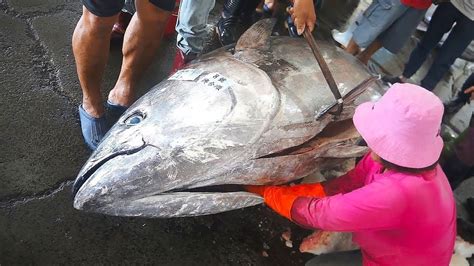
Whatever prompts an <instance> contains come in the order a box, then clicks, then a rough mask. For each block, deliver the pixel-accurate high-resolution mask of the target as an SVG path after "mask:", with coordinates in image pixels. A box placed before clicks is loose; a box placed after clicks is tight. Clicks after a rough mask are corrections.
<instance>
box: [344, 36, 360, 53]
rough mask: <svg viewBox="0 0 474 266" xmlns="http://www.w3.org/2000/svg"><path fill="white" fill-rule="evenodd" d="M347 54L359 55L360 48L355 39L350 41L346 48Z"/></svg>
mask: <svg viewBox="0 0 474 266" xmlns="http://www.w3.org/2000/svg"><path fill="white" fill-rule="evenodd" d="M345 50H346V52H348V53H350V54H351V55H357V54H358V53H360V47H359V45H357V43H356V42H355V41H354V39H351V40H350V41H349V44H348V45H347V47H346V49H345Z"/></svg>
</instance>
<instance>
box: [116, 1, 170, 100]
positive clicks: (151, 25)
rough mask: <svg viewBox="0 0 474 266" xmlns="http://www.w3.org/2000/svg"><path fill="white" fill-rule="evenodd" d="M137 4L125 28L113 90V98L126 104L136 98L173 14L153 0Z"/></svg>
mask: <svg viewBox="0 0 474 266" xmlns="http://www.w3.org/2000/svg"><path fill="white" fill-rule="evenodd" d="M135 5H136V8H137V12H136V13H135V14H134V15H133V18H132V20H131V21H130V25H129V26H128V28H127V31H126V32H125V37H124V44H123V48H122V53H123V62H122V68H121V70H120V76H119V78H118V80H117V83H116V84H115V86H114V88H113V89H112V90H111V91H110V93H109V101H111V102H112V103H114V104H118V105H122V106H130V104H132V102H133V101H134V96H135V95H134V89H135V86H136V84H137V82H138V80H139V78H140V76H141V75H142V74H143V72H144V71H145V70H146V69H147V67H148V66H149V65H150V63H151V60H152V59H153V57H154V55H155V53H156V51H157V50H158V47H159V45H160V41H161V37H162V35H163V31H164V28H165V26H166V22H167V20H168V17H169V15H170V12H168V11H164V10H162V9H159V8H158V7H156V6H155V5H153V4H152V3H150V2H149V1H144V0H137V1H136V2H135Z"/></svg>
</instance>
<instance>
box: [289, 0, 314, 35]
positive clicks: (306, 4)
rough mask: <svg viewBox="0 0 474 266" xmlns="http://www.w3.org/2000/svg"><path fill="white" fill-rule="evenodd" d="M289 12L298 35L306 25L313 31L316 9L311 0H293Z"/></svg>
mask: <svg viewBox="0 0 474 266" xmlns="http://www.w3.org/2000/svg"><path fill="white" fill-rule="evenodd" d="M290 14H291V18H292V19H293V21H294V22H295V25H296V29H297V31H298V34H299V35H301V34H303V31H304V29H305V28H306V27H308V28H309V30H310V31H313V29H314V24H316V11H315V9H314V3H313V0H294V1H293V8H291V9H290Z"/></svg>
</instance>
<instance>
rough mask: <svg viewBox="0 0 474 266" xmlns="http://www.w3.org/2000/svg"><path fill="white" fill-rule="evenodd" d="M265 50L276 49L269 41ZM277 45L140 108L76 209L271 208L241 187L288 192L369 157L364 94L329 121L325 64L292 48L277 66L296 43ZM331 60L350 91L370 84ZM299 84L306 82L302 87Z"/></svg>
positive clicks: (197, 211) (86, 182)
mask: <svg viewBox="0 0 474 266" xmlns="http://www.w3.org/2000/svg"><path fill="white" fill-rule="evenodd" d="M260 25H264V26H265V27H267V29H268V24H265V23H264V24H260ZM258 26H259V25H257V27H258ZM250 33H252V29H250ZM247 35H248V34H247ZM258 36H265V35H264V34H260V35H258ZM268 36H269V35H268ZM239 42H240V41H239ZM261 42H262V43H266V44H267V45H266V47H267V48H268V47H271V45H272V44H271V42H270V40H269V39H268V38H267V40H264V41H261ZM249 43H252V42H249ZM273 43H274V44H275V45H277V47H275V46H274V47H272V49H267V50H265V49H260V48H258V47H250V48H249V49H248V53H247V52H246V51H245V50H244V49H240V50H239V51H238V52H236V53H235V54H232V53H230V52H228V51H226V50H225V49H221V50H219V51H216V52H213V53H211V54H209V55H207V56H205V57H203V58H202V59H200V60H199V61H196V62H194V63H192V64H190V65H189V66H188V67H187V69H184V70H181V71H179V72H178V73H176V74H175V75H173V76H172V77H170V78H169V79H167V80H165V81H163V82H161V83H160V84H158V85H157V86H155V87H154V88H153V89H152V90H151V91H150V92H149V93H147V94H146V95H144V96H143V97H142V98H140V99H139V100H138V101H137V102H135V103H134V104H133V105H132V106H131V107H130V108H129V109H128V110H127V112H126V113H125V114H124V115H123V116H122V117H121V118H120V119H119V121H118V122H117V123H116V124H115V125H114V126H113V127H112V129H111V130H110V131H109V133H108V134H107V135H106V136H105V138H104V139H103V141H102V143H101V144H100V145H99V147H98V149H97V150H96V151H95V152H94V153H93V154H92V155H91V157H90V158H89V160H88V161H87V162H86V164H85V165H84V167H83V168H82V169H81V171H80V173H79V175H78V177H77V179H76V182H75V184H74V192H75V199H74V207H75V208H77V209H82V210H86V211H92V212H99V213H104V214H109V215H117V216H142V217H179V216H196V215H205V214H211V213H218V212H223V211H228V210H232V209H238V208H242V207H246V206H252V205H256V204H259V203H261V202H262V199H261V198H260V197H258V196H256V195H254V194H251V193H247V192H245V191H243V190H242V189H241V188H242V187H241V185H245V184H256V185H263V184H283V183H288V182H290V181H293V180H296V179H300V178H302V177H303V176H305V175H308V174H310V173H312V172H313V171H315V170H316V169H317V168H318V167H321V166H323V165H325V164H327V163H328V162H333V163H334V162H335V163H337V162H338V159H339V158H347V157H353V156H357V155H361V154H362V153H363V152H364V151H365V148H363V147H357V146H355V145H354V140H355V139H356V138H357V137H358V134H357V132H356V131H355V129H354V127H353V126H352V124H351V120H350V118H351V116H352V113H353V107H354V99H355V98H356V97H355V96H354V94H351V93H347V92H346V93H343V95H344V96H345V99H346V107H345V110H344V112H343V114H341V115H340V116H338V117H337V118H335V117H332V116H331V115H323V116H321V110H329V108H330V107H331V105H332V104H334V103H335V100H334V98H331V95H330V91H329V89H327V87H325V88H324V89H322V90H321V91H320V92H318V93H315V92H314V86H315V84H316V85H318V84H324V81H321V80H315V77H316V78H317V77H321V75H319V76H318V75H316V73H320V70H319V69H318V67H317V65H316V64H307V65H308V66H307V67H306V66H303V67H301V65H302V64H301V63H300V61H301V60H300V59H299V58H301V57H303V56H307V57H310V56H311V51H310V50H309V48H308V47H307V45H305V44H304V43H298V42H296V43H291V44H290V45H291V47H292V49H291V50H290V51H294V52H295V53H296V54H297V56H294V57H291V56H290V55H289V54H288V53H279V54H283V55H284V56H285V58H276V59H275V58H273V55H272V54H271V51H275V50H277V48H278V47H280V49H283V48H284V47H283V46H282V45H288V44H286V43H287V42H285V41H281V40H278V39H275V42H273ZM239 47H240V48H242V47H243V46H242V45H240V46H239V45H238V46H237V48H239ZM325 47H326V46H325ZM243 48H245V47H243ZM285 49H286V48H285ZM325 49H326V48H325ZM327 49H330V48H327ZM331 49H334V48H331ZM328 51H329V50H328ZM331 51H332V50H331ZM331 51H329V52H328V54H331V56H332V55H333V54H334V56H335V58H334V60H338V61H337V62H343V63H344V64H338V65H341V66H343V67H344V68H345V69H349V70H351V71H352V73H351V74H350V75H347V76H348V77H351V78H353V79H354V80H352V81H349V80H346V84H348V85H347V86H350V87H355V85H357V84H359V83H360V82H361V81H363V80H364V79H365V78H367V77H369V75H368V74H367V72H366V70H365V69H364V68H363V67H361V66H360V65H359V64H358V63H357V64H356V63H354V62H352V61H350V60H351V59H350V57H347V58H349V59H346V57H345V56H346V55H343V53H342V52H340V51H337V52H335V51H333V52H331ZM341 54H342V57H340V55H341ZM338 56H339V57H340V58H339V57H338ZM336 57H337V58H336ZM272 58H273V59H272ZM294 58H296V61H295V62H293V61H291V60H293V59H294ZM298 60H300V61H298ZM348 60H349V61H348ZM345 62H349V64H347V63H345ZM303 65H304V64H303ZM338 65H336V66H338ZM272 71H273V72H272ZM296 76H298V77H299V80H302V81H303V82H302V83H301V84H300V85H298V86H295V85H294V84H293V82H292V80H293V79H294V77H296ZM354 77H355V78H354ZM343 78H344V79H347V78H346V76H341V77H339V80H340V79H343ZM336 79H338V76H336ZM356 79H357V80H356ZM363 84H364V86H362V87H364V88H365V85H367V84H368V83H367V82H366V83H363ZM353 85H354V86H353ZM368 86H369V87H371V86H372V87H373V88H374V87H377V86H378V85H374V84H372V83H371V84H369V85H368ZM291 87H295V88H294V89H292V88H291ZM362 87H360V88H358V89H356V90H352V91H351V92H360V91H363V90H364V88H362ZM311 90H313V92H311Z"/></svg>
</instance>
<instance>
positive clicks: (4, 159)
mask: <svg viewBox="0 0 474 266" xmlns="http://www.w3.org/2000/svg"><path fill="white" fill-rule="evenodd" d="M357 6H358V2H357V1H344V0H339V1H337V0H333V1H327V2H326V3H325V5H324V7H323V9H322V10H321V12H320V13H319V14H318V18H319V25H320V28H319V31H318V33H317V37H319V38H324V39H328V38H329V29H331V28H339V29H341V30H342V29H343V28H344V25H345V23H346V21H347V20H348V19H349V17H350V15H351V14H352V12H353V11H354V9H355V8H356V7H357ZM363 7H364V4H363V3H362V4H360V5H359V7H358V8H359V9H360V8H363ZM220 8H221V5H220V4H217V6H216V8H215V9H214V11H213V13H212V16H211V19H210V21H211V22H215V21H216V19H217V17H218V15H219V10H220ZM80 14H81V3H80V1H77V0H0V84H1V85H0V108H1V109H0V136H1V138H0V265H18V264H40V265H51V264H86V265H87V264H160V265H302V264H303V263H304V262H305V261H306V260H308V259H309V258H311V255H307V254H301V253H300V252H299V251H298V243H299V241H300V240H301V238H302V237H303V236H305V235H307V234H309V231H305V230H302V229H298V228H297V227H296V226H294V225H292V224H290V223H288V222H287V221H285V220H284V219H282V218H280V217H278V216H277V215H275V214H274V213H272V212H271V211H270V210H268V209H267V208H265V207H262V206H257V207H253V208H247V209H244V210H237V211H232V212H228V213H223V214H218V215H211V216H205V217H196V218H181V219H154V220H151V219H138V218H121V217H109V216H103V215H97V214H90V213H83V212H79V211H77V210H75V209H73V208H72V196H71V193H70V191H71V185H72V180H73V179H74V178H75V176H76V174H77V172H78V171H79V169H80V168H81V166H82V164H83V163H84V162H85V161H86V159H87V157H88V156H89V154H90V152H89V151H88V150H87V148H86V146H85V145H84V144H83V142H82V136H81V133H80V126H79V120H78V115H77V107H78V105H79V104H80V100H81V90H80V87H79V82H78V79H77V75H76V70H75V63H74V58H73V55H72V50H71V36H72V32H73V30H74V27H75V24H76V22H77V20H78V19H79V17H80ZM174 42H175V39H174V38H173V37H172V38H168V39H164V40H163V42H162V45H161V47H160V50H159V52H158V55H157V57H156V59H155V61H154V63H153V65H152V66H151V67H150V69H149V70H148V71H147V73H146V74H145V75H144V79H143V80H142V82H141V83H140V84H139V86H138V88H137V90H138V92H139V93H138V94H139V95H142V94H144V93H145V92H146V91H147V90H148V89H149V88H151V87H152V86H153V85H154V84H156V83H158V82H159V81H160V80H162V79H163V78H165V77H166V76H167V75H168V73H169V70H170V68H171V64H172V60H173V58H174V54H175V48H174ZM210 42H211V45H210V47H212V41H210ZM415 43H416V38H414V39H413V40H412V41H410V43H409V44H407V47H406V48H405V49H404V51H403V52H402V53H401V54H400V55H398V56H393V55H390V54H389V53H388V52H385V51H381V52H380V53H378V54H377V55H376V56H375V60H374V62H372V64H373V68H375V69H377V70H378V71H387V72H390V73H394V74H398V73H399V72H400V71H401V68H402V66H403V62H404V61H406V58H407V56H408V55H409V52H410V51H411V49H412V48H413V46H414V44H415ZM120 63H121V52H120V48H119V47H112V48H111V55H110V59H109V64H108V66H107V69H106V72H105V76H104V80H103V86H102V87H103V95H104V96H105V95H107V93H108V91H109V90H110V89H111V88H112V87H113V85H114V82H115V80H116V78H117V76H118V73H119V70H120ZM427 64H429V62H427ZM457 65H459V66H458V67H457V68H456V69H454V70H453V74H452V75H448V76H447V78H446V80H445V81H443V82H445V84H444V85H442V86H441V87H440V88H437V91H439V94H440V95H442V96H441V97H444V98H449V97H451V96H452V95H453V92H452V91H453V88H454V89H455V88H456V86H458V85H456V82H458V83H460V82H461V81H460V80H462V77H463V75H464V76H465V75H466V73H465V72H466V71H467V70H466V69H468V68H469V67H470V65H469V64H467V63H466V62H457ZM397 71H398V73H397ZM415 80H416V77H415ZM461 83H462V82H461ZM466 108H469V107H466ZM467 112H468V111H464V112H461V114H460V115H459V116H458V117H456V118H455V119H453V124H455V125H456V126H457V127H459V128H461V129H462V127H465V126H466V122H465V120H466V119H465V116H466V114H465V113H467ZM462 113H464V115H463V114H462ZM287 228H291V229H292V230H293V232H294V234H293V239H294V244H293V247H292V248H290V247H287V246H286V245H285V243H284V241H282V239H281V234H282V233H283V232H284V231H285V230H287Z"/></svg>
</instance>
